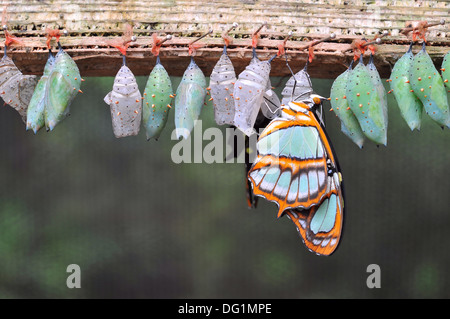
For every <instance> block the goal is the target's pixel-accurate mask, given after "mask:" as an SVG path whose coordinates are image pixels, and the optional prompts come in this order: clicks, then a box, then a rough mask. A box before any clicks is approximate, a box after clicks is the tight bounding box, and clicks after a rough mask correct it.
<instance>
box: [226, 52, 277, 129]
mask: <svg viewBox="0 0 450 319" xmlns="http://www.w3.org/2000/svg"><path fill="white" fill-rule="evenodd" d="M272 59H273V58H272ZM272 59H270V60H268V61H260V60H256V59H252V62H251V63H250V64H249V65H248V66H247V67H246V68H245V70H244V71H243V72H242V73H241V74H239V77H238V80H237V81H236V83H235V85H234V92H233V96H234V99H235V102H234V103H235V115H234V125H235V126H236V127H237V128H239V129H240V130H241V131H242V132H243V133H244V134H245V135H247V136H250V135H252V134H253V133H255V130H254V128H253V127H254V124H255V121H256V117H257V116H258V112H259V110H260V108H261V104H262V103H263V102H264V94H265V92H266V88H267V83H268V81H269V74H270V62H271V61H272Z"/></svg>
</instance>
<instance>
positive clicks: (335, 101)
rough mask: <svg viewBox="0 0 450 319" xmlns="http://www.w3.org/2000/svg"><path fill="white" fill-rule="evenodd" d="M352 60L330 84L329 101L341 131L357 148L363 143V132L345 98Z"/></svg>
mask: <svg viewBox="0 0 450 319" xmlns="http://www.w3.org/2000/svg"><path fill="white" fill-rule="evenodd" d="M352 66H353V61H352V63H351V64H350V66H349V68H348V69H347V70H346V71H345V72H344V73H342V74H341V75H339V76H338V77H337V78H336V80H335V81H334V82H333V85H332V86H331V92H330V99H331V100H330V102H331V107H332V108H333V111H334V113H336V115H337V117H338V118H339V120H340V121H341V131H342V133H344V134H345V135H347V136H348V137H349V138H350V139H351V140H352V141H353V142H354V143H355V144H356V145H358V146H359V148H362V147H363V145H364V139H365V137H364V133H363V131H362V130H361V126H360V125H359V122H358V120H357V118H356V117H355V115H354V114H353V112H352V110H351V109H350V107H349V104H348V99H347V96H346V94H347V92H346V89H347V82H348V76H349V74H350V72H351V69H352Z"/></svg>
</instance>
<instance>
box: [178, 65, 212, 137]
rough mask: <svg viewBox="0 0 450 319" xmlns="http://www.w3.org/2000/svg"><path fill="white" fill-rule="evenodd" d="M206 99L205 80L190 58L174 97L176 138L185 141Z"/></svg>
mask: <svg viewBox="0 0 450 319" xmlns="http://www.w3.org/2000/svg"><path fill="white" fill-rule="evenodd" d="M205 97H206V78H205V75H204V74H203V72H202V70H201V69H200V68H199V67H198V65H197V64H196V63H195V61H194V58H193V57H191V63H190V64H189V66H188V68H187V69H186V71H185V72H184V74H183V78H182V79H181V82H180V85H179V86H178V88H177V94H176V97H175V127H176V134H177V138H180V137H181V136H182V137H184V138H185V139H187V138H188V137H189V135H190V134H191V131H192V129H193V128H194V124H195V121H196V120H197V119H198V117H199V116H200V112H201V110H202V107H203V103H204V100H205Z"/></svg>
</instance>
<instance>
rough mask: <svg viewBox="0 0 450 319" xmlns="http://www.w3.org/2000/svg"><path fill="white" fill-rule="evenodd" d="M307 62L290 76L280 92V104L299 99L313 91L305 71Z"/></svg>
mask: <svg viewBox="0 0 450 319" xmlns="http://www.w3.org/2000/svg"><path fill="white" fill-rule="evenodd" d="M307 67H308V64H306V65H305V67H304V68H303V69H302V70H300V71H298V72H297V73H296V74H294V75H293V76H291V77H290V78H289V80H288V81H287V82H286V86H285V87H284V89H283V91H282V92H281V95H282V99H281V104H283V105H288V104H289V102H295V101H301V100H302V99H304V98H306V97H308V96H309V95H310V94H312V93H313V88H312V84H311V79H310V77H309V74H308V72H307Z"/></svg>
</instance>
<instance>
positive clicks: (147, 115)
mask: <svg viewBox="0 0 450 319" xmlns="http://www.w3.org/2000/svg"><path fill="white" fill-rule="evenodd" d="M169 39H171V36H170V35H168V36H167V37H166V38H165V39H164V40H159V39H158V38H157V37H156V33H153V47H152V52H153V54H154V55H155V56H156V65H155V67H154V68H153V70H152V72H151V73H150V75H149V77H148V80H147V84H146V85H145V90H144V104H143V106H142V114H143V122H144V127H145V131H146V134H147V140H150V139H152V138H154V139H155V140H158V138H159V136H160V135H161V132H162V130H163V129H164V127H165V126H166V123H167V119H168V116H169V111H170V109H171V103H172V98H173V90H172V82H171V81H170V77H169V74H168V73H167V71H166V69H165V68H164V67H163V66H162V64H161V62H160V60H159V48H160V47H161V45H162V43H163V41H165V40H169Z"/></svg>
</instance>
